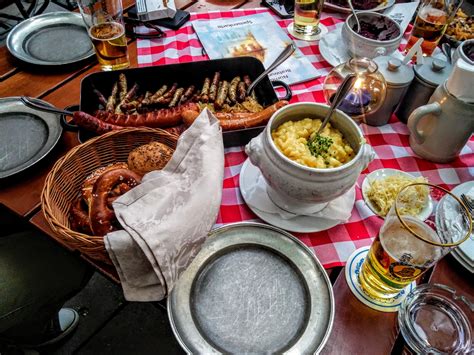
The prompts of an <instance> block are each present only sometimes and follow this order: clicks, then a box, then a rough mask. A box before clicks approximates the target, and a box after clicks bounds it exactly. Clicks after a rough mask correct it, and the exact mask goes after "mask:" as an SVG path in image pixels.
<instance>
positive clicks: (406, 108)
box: [395, 57, 452, 123]
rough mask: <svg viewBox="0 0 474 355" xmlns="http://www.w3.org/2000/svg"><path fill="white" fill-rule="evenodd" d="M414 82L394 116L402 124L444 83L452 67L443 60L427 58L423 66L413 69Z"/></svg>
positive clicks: (419, 65) (416, 66)
mask: <svg viewBox="0 0 474 355" xmlns="http://www.w3.org/2000/svg"><path fill="white" fill-rule="evenodd" d="M413 69H414V70H415V80H413V82H412V83H411V85H410V86H409V88H408V90H407V92H406V94H405V97H404V99H403V100H402V102H401V103H400V105H399V106H398V108H397V110H396V111H395V114H396V115H397V117H398V119H399V120H400V121H402V122H405V123H406V122H407V121H408V117H410V114H411V113H412V112H413V111H414V110H415V109H416V108H418V107H420V106H422V105H424V104H426V103H427V102H428V100H429V99H430V97H431V95H432V94H433V92H434V91H435V89H436V88H437V87H438V86H439V85H441V84H442V83H444V82H445V81H446V79H447V78H448V76H449V74H450V73H451V70H452V66H451V64H449V63H447V62H446V61H444V60H441V59H437V58H433V57H428V58H424V63H423V64H418V65H415V66H414V67H413Z"/></svg>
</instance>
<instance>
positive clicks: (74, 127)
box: [59, 105, 79, 132]
mask: <svg viewBox="0 0 474 355" xmlns="http://www.w3.org/2000/svg"><path fill="white" fill-rule="evenodd" d="M64 109H65V110H66V111H71V112H74V111H79V105H70V106H67V107H65V108H64ZM66 118H67V115H61V118H60V120H59V122H61V126H62V127H63V128H64V129H65V130H66V131H69V132H77V131H79V126H78V125H75V124H73V123H71V122H68V120H67V119H66Z"/></svg>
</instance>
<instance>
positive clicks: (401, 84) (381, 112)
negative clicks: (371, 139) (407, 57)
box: [366, 56, 415, 126]
mask: <svg viewBox="0 0 474 355" xmlns="http://www.w3.org/2000/svg"><path fill="white" fill-rule="evenodd" d="M373 60H374V62H375V63H376V64H377V65H378V67H379V71H380V73H382V75H383V76H384V78H385V81H386V82H387V95H386V97H385V101H384V102H383V104H382V106H381V107H380V108H379V109H378V110H377V111H376V112H374V113H373V114H372V115H369V116H367V118H366V123H367V124H369V125H371V126H382V125H384V124H387V122H388V121H389V119H390V117H391V116H392V113H393V112H394V111H395V109H396V108H397V106H398V104H399V103H400V101H401V100H402V98H403V96H404V95H405V93H406V91H407V90H408V86H409V85H410V83H411V82H412V81H413V78H414V77H415V72H414V71H413V68H412V67H411V66H408V65H405V64H403V63H402V61H401V60H399V59H396V58H393V57H391V56H383V57H377V58H374V59H373Z"/></svg>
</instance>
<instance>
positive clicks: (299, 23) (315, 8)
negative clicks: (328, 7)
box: [294, 0, 324, 36]
mask: <svg viewBox="0 0 474 355" xmlns="http://www.w3.org/2000/svg"><path fill="white" fill-rule="evenodd" d="M323 3H324V0H295V11H294V14H295V15H294V31H295V32H296V33H298V34H300V35H304V36H315V35H317V34H319V32H320V29H319V20H320V17H321V11H322V9H323Z"/></svg>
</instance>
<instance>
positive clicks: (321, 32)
mask: <svg viewBox="0 0 474 355" xmlns="http://www.w3.org/2000/svg"><path fill="white" fill-rule="evenodd" d="M294 24H295V23H294V22H292V23H290V24H289V25H288V27H287V28H286V29H287V30H288V33H289V34H290V35H292V36H293V37H295V38H298V39H301V40H303V41H307V42H312V41H318V40H320V39H321V37H322V36H323V35H325V34H326V33H328V28H327V27H326V26H324V25H323V24H322V23H319V25H318V27H319V33H318V34H316V35H313V36H309V35H304V34H301V33H296V32H295V28H294Z"/></svg>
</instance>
